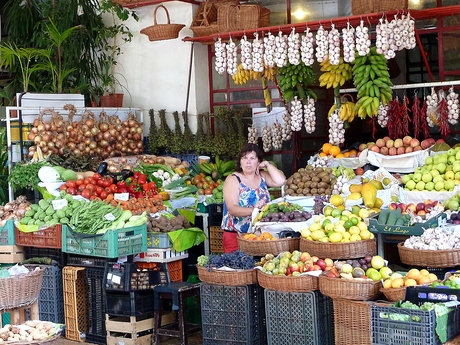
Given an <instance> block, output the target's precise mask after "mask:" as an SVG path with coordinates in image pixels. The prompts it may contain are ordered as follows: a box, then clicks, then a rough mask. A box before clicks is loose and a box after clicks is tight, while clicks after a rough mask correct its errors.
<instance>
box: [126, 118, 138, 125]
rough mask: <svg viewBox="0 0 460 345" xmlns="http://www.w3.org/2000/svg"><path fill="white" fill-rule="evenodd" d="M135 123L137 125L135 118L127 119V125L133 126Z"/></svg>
mask: <svg viewBox="0 0 460 345" xmlns="http://www.w3.org/2000/svg"><path fill="white" fill-rule="evenodd" d="M136 125H137V121H136V120H134V119H129V120H128V126H129V127H134V126H136Z"/></svg>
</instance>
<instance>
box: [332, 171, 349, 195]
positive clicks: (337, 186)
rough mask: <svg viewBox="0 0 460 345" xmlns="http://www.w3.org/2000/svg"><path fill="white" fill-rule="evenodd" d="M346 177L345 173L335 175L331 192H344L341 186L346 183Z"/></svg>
mask: <svg viewBox="0 0 460 345" xmlns="http://www.w3.org/2000/svg"><path fill="white" fill-rule="evenodd" d="M347 182H348V178H347V176H346V175H345V174H342V175H340V176H339V177H337V181H336V182H335V184H334V187H333V188H332V194H342V192H344V190H343V187H344V186H345V185H346V184H347Z"/></svg>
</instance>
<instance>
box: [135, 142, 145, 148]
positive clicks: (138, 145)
mask: <svg viewBox="0 0 460 345" xmlns="http://www.w3.org/2000/svg"><path fill="white" fill-rule="evenodd" d="M136 146H137V148H138V149H143V148H144V143H143V142H142V141H138V142H137V144H136Z"/></svg>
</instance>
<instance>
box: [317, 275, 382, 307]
mask: <svg viewBox="0 0 460 345" xmlns="http://www.w3.org/2000/svg"><path fill="white" fill-rule="evenodd" d="M381 287H382V283H381V282H380V281H373V280H370V279H369V280H357V279H343V278H329V277H326V276H320V277H319V291H321V293H322V294H323V295H326V296H329V297H331V298H344V299H351V300H357V301H371V300H375V299H377V298H378V297H379V294H380V288H381Z"/></svg>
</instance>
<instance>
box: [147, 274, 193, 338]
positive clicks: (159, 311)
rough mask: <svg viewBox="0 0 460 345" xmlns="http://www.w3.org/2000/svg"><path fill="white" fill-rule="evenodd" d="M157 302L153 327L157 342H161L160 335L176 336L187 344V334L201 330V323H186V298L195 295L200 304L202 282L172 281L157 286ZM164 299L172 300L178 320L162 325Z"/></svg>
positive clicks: (154, 292)
mask: <svg viewBox="0 0 460 345" xmlns="http://www.w3.org/2000/svg"><path fill="white" fill-rule="evenodd" d="M153 294H154V303H155V314H154V317H155V326H154V329H153V332H154V338H155V344H157V345H158V344H160V336H161V335H165V336H169V337H176V338H179V339H180V344H181V345H187V335H188V334H190V333H193V332H196V331H199V330H201V325H197V324H191V323H186V321H185V299H186V298H188V297H195V298H196V299H197V301H198V305H200V284H192V283H186V282H172V283H169V284H166V285H159V286H155V288H154V289H153ZM163 299H168V300H172V309H173V311H175V312H176V313H177V318H176V319H177V322H175V323H171V324H168V325H164V326H162V322H161V317H162V315H163Z"/></svg>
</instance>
